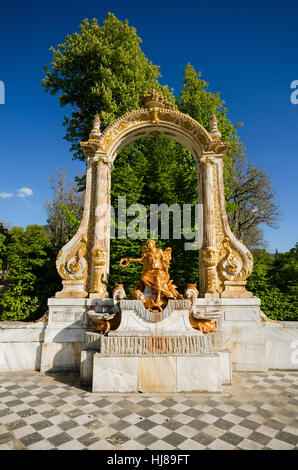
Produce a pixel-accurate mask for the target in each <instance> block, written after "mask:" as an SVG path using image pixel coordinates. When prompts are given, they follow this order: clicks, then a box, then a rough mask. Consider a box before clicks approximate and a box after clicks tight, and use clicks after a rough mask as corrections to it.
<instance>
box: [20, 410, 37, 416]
mask: <svg viewBox="0 0 298 470" xmlns="http://www.w3.org/2000/svg"><path fill="white" fill-rule="evenodd" d="M36 414H37V411H35V410H34V409H33V408H28V409H27V410H23V411H18V415H19V416H20V418H27V416H32V415H36Z"/></svg>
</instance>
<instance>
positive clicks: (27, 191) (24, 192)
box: [18, 186, 33, 197]
mask: <svg viewBox="0 0 298 470" xmlns="http://www.w3.org/2000/svg"><path fill="white" fill-rule="evenodd" d="M32 194H33V191H32V189H30V188H26V187H25V186H24V187H23V188H20V189H18V196H19V197H27V196H32Z"/></svg>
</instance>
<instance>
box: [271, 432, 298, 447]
mask: <svg viewBox="0 0 298 470" xmlns="http://www.w3.org/2000/svg"><path fill="white" fill-rule="evenodd" d="M274 438H275V439H279V440H280V441H284V442H287V443H288V444H292V445H294V446H296V445H297V443H298V436H295V435H294V434H290V433H289V432H284V431H280V432H278V433H277V434H276V435H275V436H274Z"/></svg>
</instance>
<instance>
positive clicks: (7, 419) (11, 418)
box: [0, 413, 20, 424]
mask: <svg viewBox="0 0 298 470" xmlns="http://www.w3.org/2000/svg"><path fill="white" fill-rule="evenodd" d="M17 419H20V417H19V415H17V414H16V413H10V414H8V415H5V416H1V418H0V423H1V424H8V423H13V422H14V421H16V420H17Z"/></svg>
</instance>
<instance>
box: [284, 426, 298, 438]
mask: <svg viewBox="0 0 298 470" xmlns="http://www.w3.org/2000/svg"><path fill="white" fill-rule="evenodd" d="M283 431H284V432H289V433H290V434H294V435H295V436H298V428H294V427H292V426H286V427H285V428H283Z"/></svg>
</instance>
